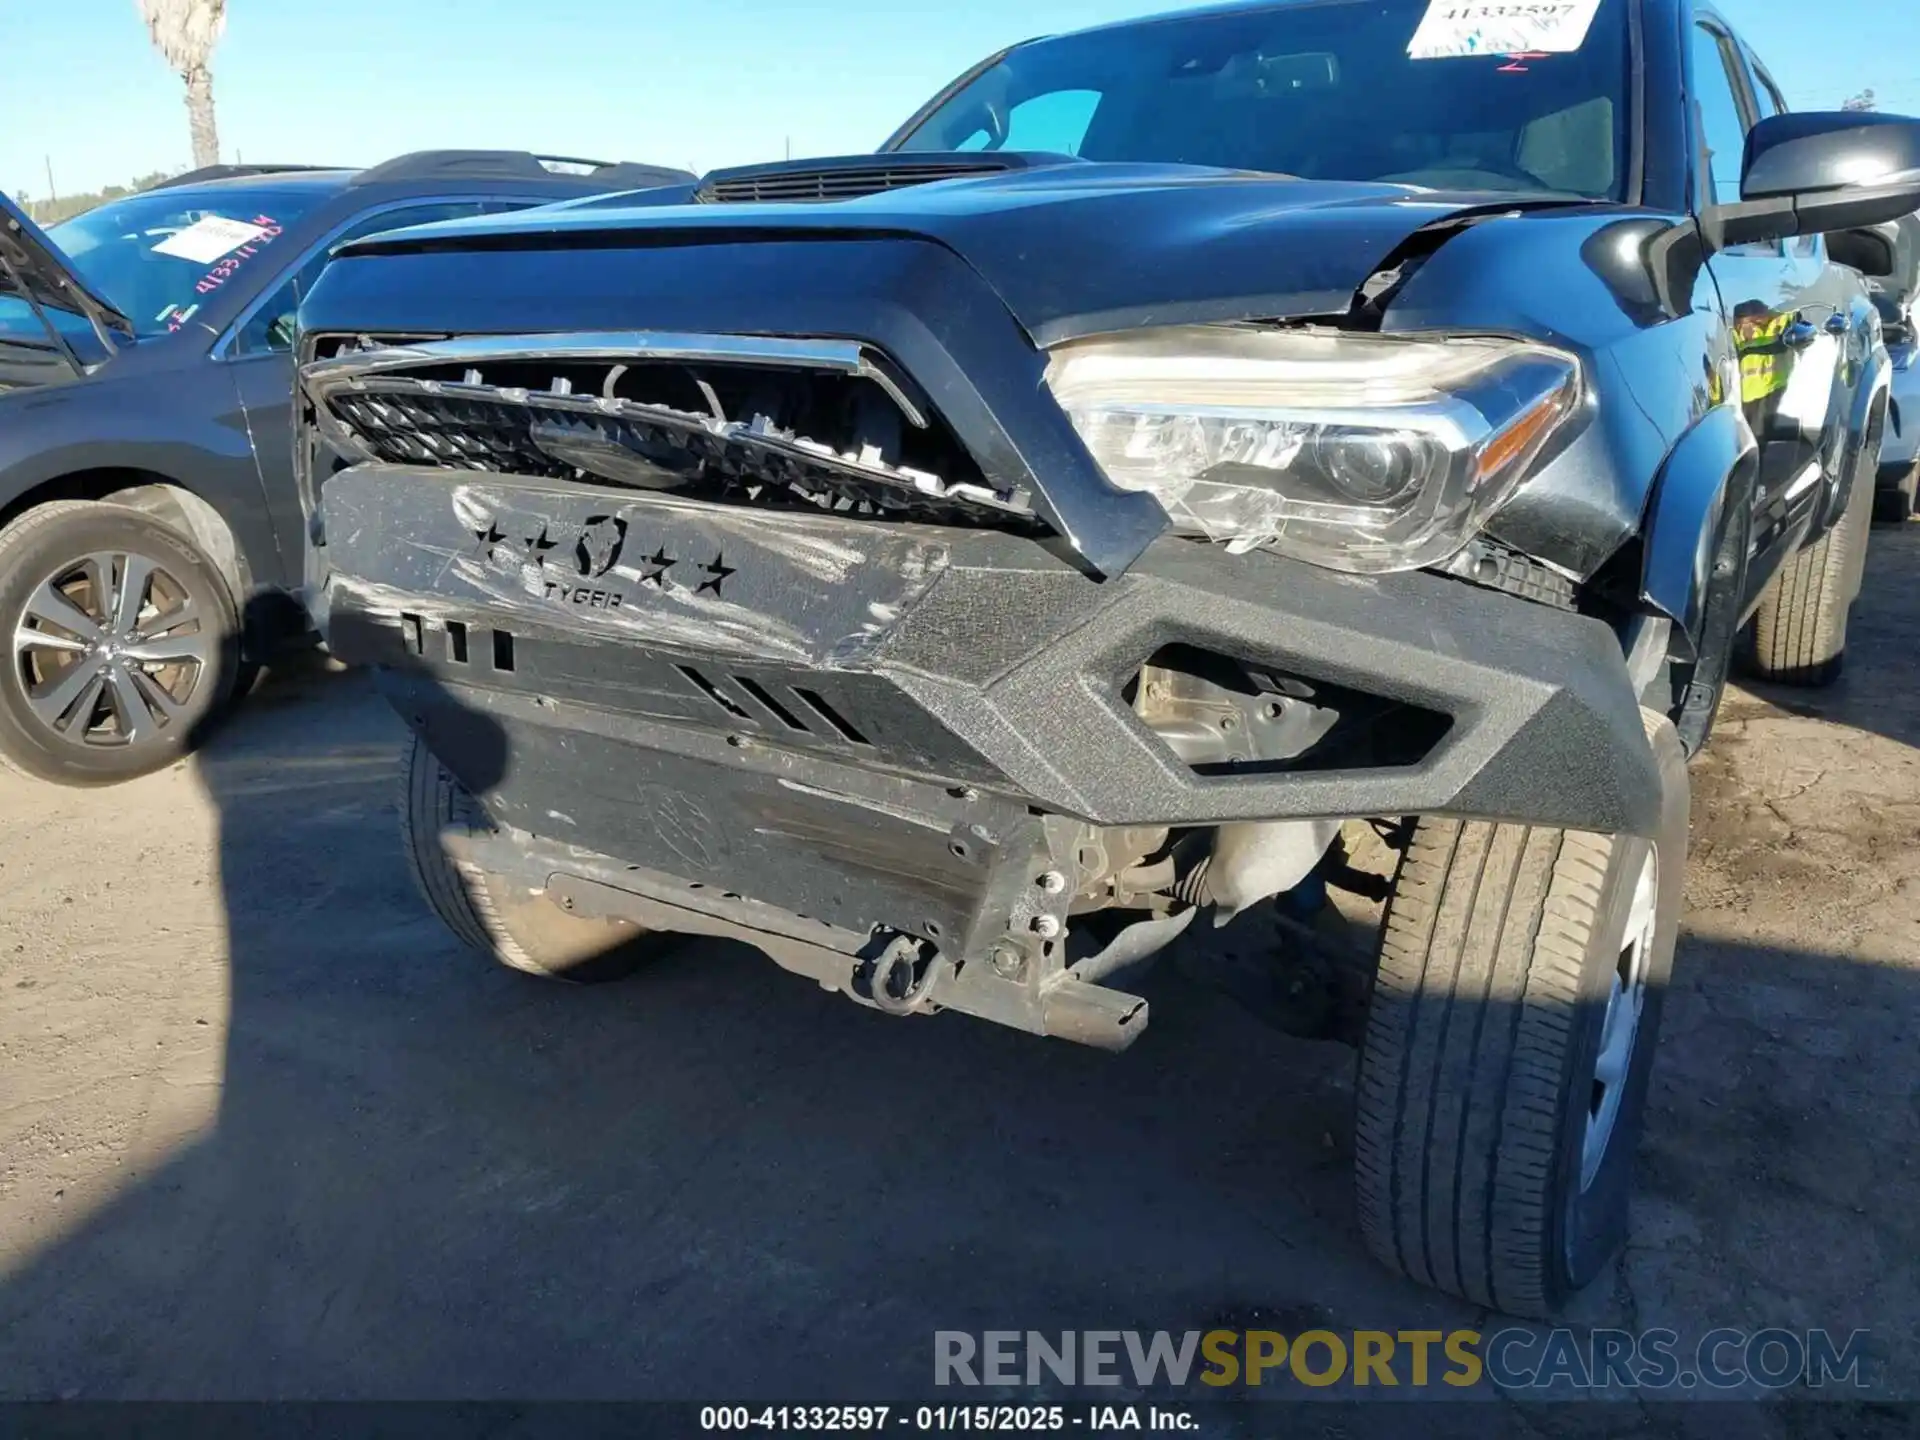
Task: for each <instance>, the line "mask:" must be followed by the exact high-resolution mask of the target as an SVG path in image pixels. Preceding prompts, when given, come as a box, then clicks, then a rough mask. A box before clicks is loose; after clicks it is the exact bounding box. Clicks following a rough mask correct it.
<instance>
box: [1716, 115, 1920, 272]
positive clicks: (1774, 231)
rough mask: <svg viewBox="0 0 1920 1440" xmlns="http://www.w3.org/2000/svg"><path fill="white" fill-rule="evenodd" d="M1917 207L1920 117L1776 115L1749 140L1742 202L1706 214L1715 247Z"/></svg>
mask: <svg viewBox="0 0 1920 1440" xmlns="http://www.w3.org/2000/svg"><path fill="white" fill-rule="evenodd" d="M1914 210H1920V120H1910V119H1908V118H1907V117H1905V116H1903V115H1880V114H1876V113H1874V112H1872V111H1851V110H1819V111H1807V112H1804V113H1801V114H1792V115H1773V116H1769V117H1768V118H1767V119H1765V120H1762V121H1761V122H1760V123H1759V124H1758V125H1756V126H1754V127H1753V129H1752V130H1751V131H1750V132H1749V133H1748V135H1747V153H1746V163H1745V165H1744V166H1743V168H1742V170H1741V175H1740V203H1739V204H1738V205H1720V206H1714V207H1712V208H1711V209H1710V210H1709V211H1708V212H1707V214H1706V215H1705V216H1704V217H1703V219H1704V220H1705V221H1706V223H1707V226H1708V229H1709V239H1710V240H1711V241H1712V243H1713V244H1714V245H1715V246H1716V248H1717V247H1718V246H1721V245H1744V244H1747V243H1750V242H1752V241H1756V240H1780V239H1784V238H1786V237H1787V236H1789V235H1819V234H1826V233H1828V232H1831V231H1835V230H1848V229H1857V228H1864V227H1866V226H1870V225H1879V224H1882V223H1884V222H1886V221H1888V220H1895V219H1898V218H1899V217H1900V216H1902V215H1906V214H1908V213H1910V212H1912V211H1914Z"/></svg>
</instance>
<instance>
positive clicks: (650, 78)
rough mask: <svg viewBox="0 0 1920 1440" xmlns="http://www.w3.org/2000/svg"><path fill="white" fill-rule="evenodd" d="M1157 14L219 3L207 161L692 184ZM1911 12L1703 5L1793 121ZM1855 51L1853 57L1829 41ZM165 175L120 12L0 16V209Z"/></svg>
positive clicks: (145, 49)
mask: <svg viewBox="0 0 1920 1440" xmlns="http://www.w3.org/2000/svg"><path fill="white" fill-rule="evenodd" d="M1170 3H1177V0H948V3H938V4H936V3H929V0H893V3H886V0H837V3H819V0H693V3H686V0H682V3H678V4H662V3H658V0H551V3H548V4H545V5H542V4H537V3H530V0H230V3H229V6H228V14H229V19H228V24H227V34H226V38H225V39H224V40H223V41H222V43H221V46H220V49H219V51H218V52H217V54H216V55H215V59H214V83H215V92H216V95H217V98H218V102H219V118H220V133H221V141H222V146H223V149H224V151H225V152H226V157H225V158H228V159H231V158H233V154H234V152H235V151H238V152H239V154H240V155H241V157H242V158H245V159H251V160H285V161H315V162H334V161H338V162H340V163H346V164H364V163H371V162H373V161H375V160H379V159H383V158H385V157H386V156H388V155H391V154H394V153H397V152H399V151H402V150H411V149H420V148H423V147H428V146H441V145H459V146H481V147H493V146H499V147H511V148H517V149H537V150H541V151H544V152H547V153H559V154H575V155H589V156H595V157H599V158H608V159H626V160H645V161H653V162H656V163H660V164H671V165H682V166H688V167H690V168H693V169H696V170H707V169H711V168H714V167H716V166H720V165H733V164H744V163H747V162H750V161H754V160H765V159H777V158H779V157H780V156H781V155H782V154H783V153H784V152H785V150H786V148H787V146H788V145H789V144H790V145H791V147H792V152H793V153H794V154H795V155H809V154H816V155H817V154H836V153H844V152H848V151H859V150H866V149H871V148H872V147H873V146H874V145H876V144H877V143H879V141H880V140H881V139H883V138H884V137H885V136H886V134H887V133H888V132H889V131H890V130H892V129H893V127H894V126H895V125H896V124H897V123H898V122H899V121H901V120H902V119H904V118H905V117H906V116H907V115H908V114H910V113H911V112H912V111H913V109H914V108H915V107H916V106H917V105H918V104H919V102H920V101H921V100H923V99H924V98H925V97H926V96H927V95H928V94H930V93H931V92H932V91H933V90H935V89H936V88H938V87H939V86H940V85H942V84H944V83H945V82H946V81H947V80H949V79H951V78H952V77H953V75H954V74H955V73H957V72H958V71H960V70H962V69H964V68H966V66H967V65H969V64H971V63H972V62H973V61H974V60H976V59H978V58H979V57H980V56H982V55H984V54H986V53H988V52H990V51H992V50H994V49H996V48H997V47H999V46H1000V45H1002V44H1005V43H1006V42H1008V41H1010V40H1015V39H1022V38H1025V37H1027V36H1029V35H1033V34H1038V33H1045V32H1050V31H1058V30H1067V29H1073V28H1076V27H1078V26H1081V25H1087V24H1093V23H1096V22H1098V21H1102V20H1109V19H1117V18H1120V17H1123V16H1128V15H1137V14H1143V13H1149V12H1152V11H1157V10H1164V9H1167V8H1169V4H1170ZM1911 4H1912V0H1818V3H1811V0H1721V8H1722V9H1723V10H1725V11H1726V12H1727V14H1728V15H1729V17H1730V18H1731V19H1732V20H1733V21H1734V23H1735V24H1736V25H1738V26H1739V27H1740V28H1741V29H1742V30H1743V32H1744V33H1745V34H1746V35H1747V36H1748V38H1749V39H1750V40H1751V41H1752V43H1753V45H1754V47H1755V48H1756V49H1757V50H1758V51H1759V52H1760V54H1761V56H1762V57H1763V58H1765V59H1766V60H1767V63H1768V65H1769V66H1770V67H1771V68H1772V69H1773V71H1774V72H1775V75H1776V78H1778V79H1779V81H1780V82H1781V84H1782V85H1783V86H1784V87H1785V89H1786V91H1787V99H1788V101H1789V103H1790V104H1792V105H1794V106H1795V107H1796V108H1800V109H1814V108H1830V107H1833V106H1837V105H1838V104H1839V103H1840V101H1841V100H1842V99H1844V98H1845V97H1846V96H1848V95H1850V94H1852V93H1854V92H1855V91H1857V90H1860V89H1862V88H1864V87H1867V86H1872V87H1873V88H1874V89H1875V90H1876V91H1877V92H1878V93H1879V96H1880V100H1881V105H1882V108H1884V109H1905V110H1909V111H1912V112H1915V113H1920V14H1915V15H1914V16H1913V18H1912V19H1907V20H1900V19H1896V18H1895V12H1896V11H1900V10H1906V9H1908V8H1909V7H1910V6H1911ZM1856 40H1857V43H1851V42H1854V41H1856ZM48 157H51V160H52V164H53V170H54V177H55V180H56V182H57V184H58V187H59V188H60V189H61V190H63V191H66V190H89V189H95V188H98V187H99V186H101V185H104V184H108V183H111V182H115V181H122V180H126V179H128V178H130V177H132V176H134V175H138V174H144V173H146V172H149V171H153V170H160V169H178V168H183V167H184V166H185V165H186V163H187V160H188V142H187V125H186V114H185V110H184V107H183V106H182V103H181V87H180V82H179V80H178V79H177V78H176V77H175V76H174V75H173V73H172V72H171V71H170V70H168V69H167V68H166V66H165V65H164V64H163V63H162V62H161V60H160V58H159V56H158V55H157V54H156V53H155V52H154V51H153V50H152V49H151V48H150V47H149V45H148V43H147V38H146V32H145V30H144V28H143V27H142V26H141V24H140V23H139V20H138V18H137V17H136V15H135V13H134V6H133V3H132V0H60V3H58V4H43V3H40V0H0V189H6V190H8V191H11V192H13V193H15V194H19V193H22V192H25V193H26V194H29V195H32V196H35V197H41V196H44V195H45V194H46V193H47V178H46V168H45V162H46V159H47V158H48Z"/></svg>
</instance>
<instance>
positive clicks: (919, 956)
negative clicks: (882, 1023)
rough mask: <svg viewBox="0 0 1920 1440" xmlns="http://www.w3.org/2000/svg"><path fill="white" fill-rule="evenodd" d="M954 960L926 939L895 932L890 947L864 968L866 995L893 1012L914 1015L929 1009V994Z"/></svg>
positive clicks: (861, 975) (862, 979) (861, 979)
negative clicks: (950, 959)
mask: <svg viewBox="0 0 1920 1440" xmlns="http://www.w3.org/2000/svg"><path fill="white" fill-rule="evenodd" d="M951 968H952V962H950V961H949V960H947V958H946V957H945V956H944V955H942V954H941V953H940V952H939V951H938V950H936V949H934V947H933V946H932V945H930V944H929V943H928V942H926V941H925V940H921V939H919V938H918V937H916V936H913V935H895V936H894V937H893V938H892V939H891V940H889V941H888V942H887V944H886V948H884V949H883V950H881V952H880V953H879V954H878V955H876V956H874V957H873V958H872V959H871V960H869V961H867V962H866V963H865V964H864V965H862V966H861V967H860V973H859V975H858V977H857V978H858V981H859V985H860V988H861V989H863V990H864V991H865V992H866V998H867V999H869V1000H871V1001H872V1002H873V1003H874V1005H875V1006H876V1007H878V1008H879V1009H881V1010H884V1011H886V1012H887V1013H888V1014H889V1015H912V1014H914V1013H915V1012H916V1011H921V1010H925V1009H926V1008H927V1001H928V996H929V995H930V994H931V993H932V991H933V987H934V984H935V982H936V981H937V980H938V979H939V977H940V974H941V972H942V971H943V970H948V969H951Z"/></svg>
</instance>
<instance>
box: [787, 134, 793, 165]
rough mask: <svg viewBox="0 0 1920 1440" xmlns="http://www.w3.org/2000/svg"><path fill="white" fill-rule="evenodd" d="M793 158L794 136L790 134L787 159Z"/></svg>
mask: <svg viewBox="0 0 1920 1440" xmlns="http://www.w3.org/2000/svg"><path fill="white" fill-rule="evenodd" d="M792 158H793V137H792V136H791V135H789V136H787V159H789V160H791V159H792Z"/></svg>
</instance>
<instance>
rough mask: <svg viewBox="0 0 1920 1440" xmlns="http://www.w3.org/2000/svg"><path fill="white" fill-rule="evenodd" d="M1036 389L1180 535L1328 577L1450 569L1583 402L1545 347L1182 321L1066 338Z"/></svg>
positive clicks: (1112, 474) (1574, 368) (1571, 367)
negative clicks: (1293, 562) (1302, 563)
mask: <svg viewBox="0 0 1920 1440" xmlns="http://www.w3.org/2000/svg"><path fill="white" fill-rule="evenodd" d="M1047 386H1048V388H1049V389H1050V390H1051V391H1052V392H1053V397H1054V399H1055V400H1057V401H1058V402H1059V403H1060V405H1061V407H1062V408H1063V409H1065V410H1066V412H1067V415H1068V418H1069V419H1071V420H1072V421H1073V426H1074V428H1075V429H1076V430H1078V431H1079V432H1080V438H1081V439H1082V440H1084V441H1085V442H1086V445H1087V448H1088V450H1090V451H1091V452H1092V454H1093V458H1094V459H1095V461H1097V462H1098V463H1099V465H1100V468H1101V469H1102V470H1104V471H1105V472H1106V474H1107V478H1108V479H1110V480H1111V481H1112V482H1113V483H1114V484H1115V485H1117V486H1119V487H1120V488H1121V489H1123V490H1144V491H1146V492H1147V493H1148V494H1149V495H1152V496H1153V497H1154V498H1155V499H1157V500H1158V501H1159V502H1160V503H1161V505H1162V506H1164V507H1165V509H1166V512H1167V514H1168V515H1169V516H1170V517H1171V518H1172V520H1173V522H1174V525H1175V526H1176V528H1178V529H1179V530H1180V531H1182V532H1183V533H1186V534H1192V535H1203V536H1205V537H1207V538H1208V539H1211V540H1220V541H1224V542H1226V544H1227V546H1228V548H1229V549H1231V550H1234V551H1241V550H1249V549H1252V548H1253V547H1255V546H1257V545H1264V546H1268V547H1270V548H1272V549H1274V550H1279V551H1283V552H1285V553H1287V554H1290V555H1295V556H1298V557H1299V558H1300V559H1303V560H1311V561H1313V562H1315V563H1316V564H1320V565H1326V566H1329V567H1331V568H1333V569H1337V570H1355V571H1368V572H1379V571H1385V570H1412V569H1417V568H1418V567H1420V566H1423V565H1432V564H1436V563H1437V562H1439V561H1442V560H1445V559H1447V558H1448V557H1449V556H1450V555H1452V554H1453V553H1454V552H1455V551H1457V550H1459V549H1460V548H1461V547H1462V546H1463V545H1465V544H1466V543H1467V541H1468V540H1469V539H1471V538H1472V537H1473V535H1474V532H1475V531H1477V530H1478V529H1479V528H1480V526H1481V525H1482V524H1484V523H1485V521H1486V518H1487V516H1488V515H1490V514H1491V513H1492V512H1493V510H1494V509H1495V508H1496V507H1497V506H1498V505H1499V504H1500V502H1501V501H1503V500H1505V499H1506V498H1507V497H1508V496H1509V495H1511V494H1512V493H1513V490H1514V487H1515V486H1517V485H1518V484H1519V483H1520V481H1521V480H1523V479H1524V478H1525V477H1526V475H1527V473H1528V470H1529V469H1530V467H1531V466H1532V465H1533V463H1534V461H1535V460H1536V459H1538V458H1539V455H1540V452H1541V450H1542V448H1543V447H1544V446H1545V445H1546V443H1547V440H1548V439H1549V437H1551V436H1552V434H1553V433H1554V431H1555V430H1557V429H1558V428H1559V427H1560V426H1561V425H1562V424H1563V423H1565V422H1566V420H1567V419H1568V417H1570V416H1571V415H1573V414H1574V412H1575V411H1576V409H1577V408H1578V407H1579V402H1580V367H1579V364H1578V362H1577V361H1575V360H1574V359H1573V357H1571V356H1569V355H1565V354H1562V353H1561V352H1559V351H1557V350H1551V349H1548V348H1546V347H1545V346H1537V345H1526V344H1520V343H1517V342H1512V341H1504V340H1486V339H1466V338H1461V339H1446V340H1433V339H1395V338H1389V337H1385V336H1375V335H1347V334H1335V333H1330V332H1326V331H1305V330H1256V329H1251V328H1239V327H1228V326H1193V327H1187V328H1179V329H1167V330H1157V331H1153V332H1151V333H1150V334H1147V335H1144V336H1142V335H1133V336H1121V337H1107V338H1100V339H1093V340H1081V341H1075V342H1072V343H1070V344H1067V345H1063V346H1061V347H1059V348H1058V349H1056V350H1054V351H1053V352H1052V356H1051V359H1050V362H1049V364H1048V366H1047Z"/></svg>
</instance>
